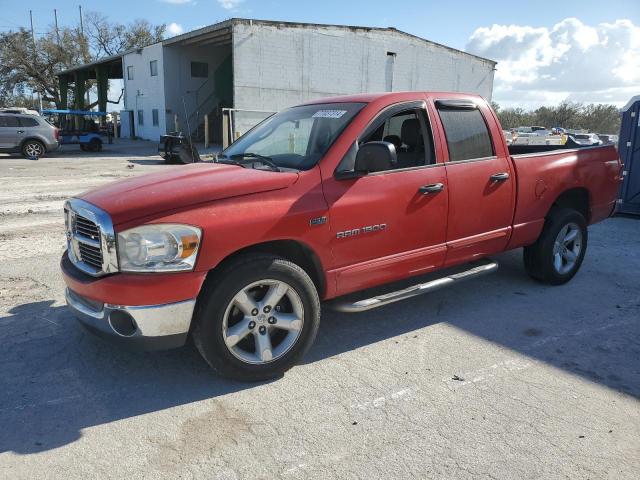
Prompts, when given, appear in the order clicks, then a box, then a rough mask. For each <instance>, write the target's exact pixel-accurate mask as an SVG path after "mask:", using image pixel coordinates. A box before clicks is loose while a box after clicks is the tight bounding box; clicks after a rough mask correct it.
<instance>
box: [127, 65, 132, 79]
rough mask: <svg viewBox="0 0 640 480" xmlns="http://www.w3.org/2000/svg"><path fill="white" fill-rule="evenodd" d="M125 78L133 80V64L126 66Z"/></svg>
mask: <svg viewBox="0 0 640 480" xmlns="http://www.w3.org/2000/svg"><path fill="white" fill-rule="evenodd" d="M127 80H133V65H129V66H128V67H127Z"/></svg>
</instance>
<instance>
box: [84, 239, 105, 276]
mask: <svg viewBox="0 0 640 480" xmlns="http://www.w3.org/2000/svg"><path fill="white" fill-rule="evenodd" d="M78 249H79V251H80V260H81V261H83V262H85V263H88V264H89V265H91V266H92V267H94V268H95V269H96V270H102V250H100V247H93V246H91V245H87V244H86V243H79V244H78Z"/></svg>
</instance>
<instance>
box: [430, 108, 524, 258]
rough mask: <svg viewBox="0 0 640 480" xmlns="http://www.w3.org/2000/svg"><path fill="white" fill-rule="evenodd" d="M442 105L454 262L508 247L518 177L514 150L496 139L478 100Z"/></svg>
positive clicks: (450, 247)
mask: <svg viewBox="0 0 640 480" xmlns="http://www.w3.org/2000/svg"><path fill="white" fill-rule="evenodd" d="M436 105H437V111H438V116H439V117H440V121H441V123H442V128H443V131H444V134H445V137H446V143H447V149H448V161H447V162H446V169H447V181H448V184H449V223H448V226H447V247H448V252H447V259H446V265H453V264H458V263H462V262H465V261H469V260H473V259H475V258H478V257H483V256H486V255H490V254H493V253H496V252H499V251H502V250H503V249H504V248H505V247H506V245H507V242H508V241H509V237H510V234H511V224H512V221H513V209H514V205H513V202H514V182H515V178H514V172H513V171H512V169H511V161H510V159H509V157H508V154H505V152H503V151H502V150H501V148H500V146H496V145H494V144H493V142H492V140H491V135H490V134H489V129H488V127H487V119H485V117H484V115H483V113H482V111H481V110H480V108H479V107H478V106H477V105H475V104H464V103H460V102H456V101H453V102H445V101H443V102H437V104H436Z"/></svg>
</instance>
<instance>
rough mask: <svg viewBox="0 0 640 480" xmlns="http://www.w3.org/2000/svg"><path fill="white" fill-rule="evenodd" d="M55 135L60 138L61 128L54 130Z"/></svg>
mask: <svg viewBox="0 0 640 480" xmlns="http://www.w3.org/2000/svg"><path fill="white" fill-rule="evenodd" d="M53 137H54V138H55V139H56V140H60V129H58V128H55V129H54V130H53Z"/></svg>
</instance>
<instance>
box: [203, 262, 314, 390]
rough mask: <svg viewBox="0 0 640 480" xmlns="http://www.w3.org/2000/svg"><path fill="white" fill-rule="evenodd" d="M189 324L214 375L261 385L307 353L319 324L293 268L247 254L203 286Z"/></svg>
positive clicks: (310, 294) (308, 289)
mask: <svg viewBox="0 0 640 480" xmlns="http://www.w3.org/2000/svg"><path fill="white" fill-rule="evenodd" d="M194 322H195V326H194V331H193V338H194V342H195V344H196V346H197V348H198V350H199V351H200V353H201V354H202V356H203V357H204V359H205V360H206V361H207V363H208V364H209V365H210V366H211V367H212V368H213V369H214V370H215V371H216V372H217V373H218V374H220V375H222V376H225V377H229V378H235V379H240V380H249V381H257V380H265V379H269V378H274V377H278V376H281V375H282V374H283V373H284V372H285V371H287V370H288V369H289V368H291V367H292V366H294V365H295V364H296V363H297V362H298V360H299V359H300V358H301V357H302V356H303V355H304V354H305V352H306V351H307V350H308V349H309V347H310V346H311V344H312V343H313V340H314V339H315V336H316V332H317V330H318V325H319V323H320V301H319V298H318V293H317V291H316V288H315V285H314V284H313V282H312V281H311V279H310V278H309V275H307V273H306V272H305V271H304V270H303V269H302V268H300V267H299V266H298V265H296V264H294V263H292V262H289V261H287V260H284V259H282V258H279V257H275V256H270V255H248V256H245V257H243V258H240V259H238V260H237V261H235V262H234V263H233V264H231V265H229V266H228V267H227V268H225V269H224V270H223V271H221V272H219V273H218V274H217V275H215V276H214V277H213V278H212V279H210V280H209V281H208V283H207V285H206V286H205V288H204V289H203V290H202V293H201V294H200V297H199V298H198V305H197V309H196V313H195V317H194Z"/></svg>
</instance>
